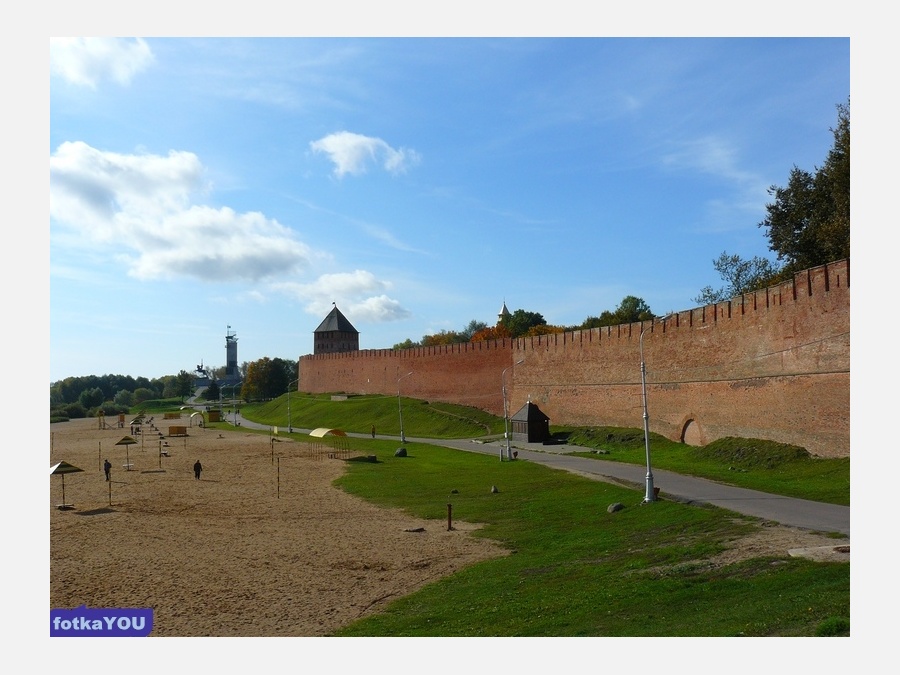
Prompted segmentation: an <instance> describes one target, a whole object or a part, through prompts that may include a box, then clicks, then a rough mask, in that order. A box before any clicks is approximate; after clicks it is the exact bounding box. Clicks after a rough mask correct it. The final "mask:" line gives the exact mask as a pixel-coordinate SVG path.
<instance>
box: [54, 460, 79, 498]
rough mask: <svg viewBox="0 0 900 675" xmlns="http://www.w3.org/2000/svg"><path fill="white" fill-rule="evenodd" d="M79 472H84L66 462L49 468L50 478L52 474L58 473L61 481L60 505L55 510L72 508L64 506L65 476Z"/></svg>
mask: <svg viewBox="0 0 900 675" xmlns="http://www.w3.org/2000/svg"><path fill="white" fill-rule="evenodd" d="M79 471H84V469H79V468H78V467H77V466H75V465H74V464H69V463H68V462H59V463H58V464H54V465H53V466H51V467H50V475H51V476H52V475H53V474H55V473H58V474H59V478H60V480H62V504H58V505H57V508H60V509H67V508H72V505H71V504H66V474H67V473H78V472H79Z"/></svg>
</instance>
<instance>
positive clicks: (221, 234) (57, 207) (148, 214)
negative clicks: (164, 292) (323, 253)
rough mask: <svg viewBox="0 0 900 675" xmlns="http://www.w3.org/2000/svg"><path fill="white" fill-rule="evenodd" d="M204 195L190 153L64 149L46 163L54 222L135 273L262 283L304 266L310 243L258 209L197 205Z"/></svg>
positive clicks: (197, 164) (69, 145)
mask: <svg viewBox="0 0 900 675" xmlns="http://www.w3.org/2000/svg"><path fill="white" fill-rule="evenodd" d="M207 189H208V186H207V185H206V183H205V181H204V170H203V166H202V165H201V163H200V160H199V159H198V158H197V156H196V155H194V154H193V153H190V152H175V151H172V152H170V153H169V154H168V155H167V156H161V155H150V154H141V155H125V154H118V153H112V152H104V151H102V150H97V149H96V148H92V147H91V146H89V145H87V144H86V143H82V142H75V143H63V144H62V145H60V146H59V148H58V149H57V151H56V152H55V153H54V154H53V155H51V157H50V217H51V219H52V220H55V221H56V222H57V223H60V224H62V225H65V226H66V227H67V228H68V229H69V230H70V231H73V232H74V233H75V234H76V235H78V236H77V238H76V239H74V240H73V239H72V238H69V239H67V238H65V237H61V236H58V237H56V241H57V244H58V245H66V246H69V247H72V246H73V245H74V241H76V240H77V239H81V240H82V245H91V244H103V245H104V246H109V247H110V250H112V251H116V252H117V253H118V257H119V259H120V260H121V261H123V262H124V263H125V264H126V265H127V266H128V268H129V274H130V275H131V276H134V277H137V278H140V279H159V278H170V277H178V276H187V277H195V278H198V279H202V280H206V281H223V280H238V279H243V280H254V281H255V280H260V279H264V278H267V277H271V276H274V275H278V274H284V273H287V272H291V271H294V270H296V269H299V268H300V267H302V266H304V265H305V264H306V263H307V261H308V259H309V257H310V255H311V254H310V252H309V249H308V247H307V246H306V245H305V244H303V243H302V242H299V241H297V240H296V238H295V237H294V234H293V232H292V231H291V230H290V229H288V228H286V227H284V226H283V225H281V224H280V223H278V222H277V221H275V220H271V219H269V218H266V217H265V216H264V215H263V214H261V213H255V212H249V213H236V212H235V211H234V210H232V209H230V208H227V207H221V208H213V207H209V206H205V205H201V204H194V203H192V199H193V197H194V195H196V194H200V193H202V192H205V191H206V190H207Z"/></svg>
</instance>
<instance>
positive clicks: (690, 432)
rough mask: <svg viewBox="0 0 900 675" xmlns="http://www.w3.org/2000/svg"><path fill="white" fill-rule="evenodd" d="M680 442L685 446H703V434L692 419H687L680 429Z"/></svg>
mask: <svg viewBox="0 0 900 675" xmlns="http://www.w3.org/2000/svg"><path fill="white" fill-rule="evenodd" d="M681 442H682V443H684V444H685V445H692V446H694V447H698V446H701V445H703V433H702V432H701V431H700V425H699V424H697V421H696V420H694V419H689V420H688V421H687V422H685V423H684V426H683V427H681Z"/></svg>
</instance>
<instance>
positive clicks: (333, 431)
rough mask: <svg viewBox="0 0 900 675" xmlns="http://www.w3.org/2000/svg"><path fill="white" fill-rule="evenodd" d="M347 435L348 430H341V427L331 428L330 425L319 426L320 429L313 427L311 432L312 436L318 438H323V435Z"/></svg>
mask: <svg viewBox="0 0 900 675" xmlns="http://www.w3.org/2000/svg"><path fill="white" fill-rule="evenodd" d="M329 434H330V435H331V436H346V435H347V432H345V431H341V430H340V429H329V428H328V427H319V428H318V429H313V430H312V431H310V432H309V435H310V436H315V437H316V438H322V437H323V436H328V435H329Z"/></svg>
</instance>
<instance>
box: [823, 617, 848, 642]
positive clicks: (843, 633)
mask: <svg viewBox="0 0 900 675" xmlns="http://www.w3.org/2000/svg"><path fill="white" fill-rule="evenodd" d="M849 636H850V619H848V618H847V617H845V616H831V617H829V618H827V619H825V620H824V621H823V622H822V623H820V624H819V627H818V628H816V637H849Z"/></svg>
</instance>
